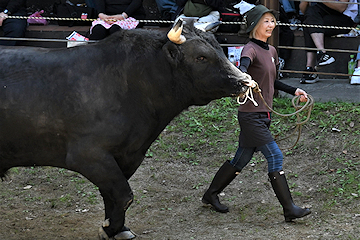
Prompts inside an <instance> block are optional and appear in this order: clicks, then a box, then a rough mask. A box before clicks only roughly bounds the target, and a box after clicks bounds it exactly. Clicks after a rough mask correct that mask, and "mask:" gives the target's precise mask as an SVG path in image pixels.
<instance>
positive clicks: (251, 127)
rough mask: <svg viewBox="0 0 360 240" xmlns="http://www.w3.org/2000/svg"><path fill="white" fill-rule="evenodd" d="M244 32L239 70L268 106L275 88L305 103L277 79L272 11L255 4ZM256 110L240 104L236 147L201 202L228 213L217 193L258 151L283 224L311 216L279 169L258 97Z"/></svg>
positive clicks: (277, 152) (279, 158)
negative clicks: (271, 40)
mask: <svg viewBox="0 0 360 240" xmlns="http://www.w3.org/2000/svg"><path fill="white" fill-rule="evenodd" d="M246 21H247V30H246V32H247V33H250V36H249V37H250V41H249V42H248V43H247V44H246V45H245V46H244V48H243V50H242V53H241V58H240V70H241V71H243V72H246V73H248V74H250V75H251V77H252V79H254V80H255V81H257V83H258V84H259V87H260V89H261V90H262V91H261V92H262V94H263V96H264V99H265V101H266V102H267V104H268V105H269V106H270V107H272V102H273V95H274V89H278V90H282V91H284V92H287V93H289V94H293V95H297V96H299V95H300V101H302V102H306V101H307V94H306V92H305V91H303V90H301V89H299V88H294V87H291V86H288V85H286V84H284V83H283V82H281V81H279V80H276V77H277V70H276V69H277V65H278V63H279V60H278V55H277V52H276V49H275V48H274V47H273V46H271V45H269V44H268V43H266V42H267V39H268V38H269V37H271V34H272V32H273V30H274V28H275V26H276V19H275V17H274V15H273V14H272V11H270V10H269V9H267V8H266V7H264V6H263V5H257V6H256V7H254V8H253V9H251V10H250V11H249V12H248V13H247V14H246ZM255 100H256V101H257V102H258V104H259V106H258V107H255V106H254V105H253V103H252V102H250V101H248V102H246V103H245V104H244V105H240V107H239V111H238V121H239V124H240V128H241V131H240V137H239V147H238V150H237V152H236V154H235V157H234V159H233V160H232V161H230V162H229V161H226V162H225V163H224V164H223V165H222V167H220V169H219V170H218V172H217V173H216V175H215V177H214V179H213V181H212V182H211V185H210V187H209V189H208V190H207V191H206V192H205V194H204V196H203V198H202V202H203V203H205V204H210V205H211V206H212V207H213V208H215V210H216V211H218V212H222V213H225V212H228V211H229V209H228V207H227V206H225V205H223V204H221V203H220V201H219V198H218V194H219V193H220V192H221V191H222V190H223V189H224V188H225V187H226V186H227V185H228V184H230V182H231V181H232V180H233V179H234V178H235V177H236V176H237V175H238V174H239V173H240V171H241V170H242V169H243V168H244V167H245V166H246V165H247V164H248V163H249V161H250V160H251V158H252V156H253V154H254V152H256V151H261V152H262V154H264V156H265V158H266V160H267V162H268V172H269V174H268V175H269V178H270V182H271V185H272V187H273V189H274V192H275V194H276V196H277V198H278V200H279V202H280V203H281V205H282V207H283V210H284V217H285V221H287V222H289V221H292V220H293V219H295V218H301V217H304V216H306V215H308V214H310V210H309V209H307V208H300V207H298V206H296V205H295V204H294V203H293V200H292V197H291V194H290V190H289V187H288V184H287V181H286V178H285V174H284V171H283V169H282V163H283V155H282V152H281V150H280V149H279V147H278V145H277V144H276V142H275V141H274V139H273V138H272V136H271V132H270V130H269V126H270V122H271V119H270V113H269V110H268V109H267V108H266V106H265V105H264V103H263V102H262V101H261V99H260V97H259V96H258V95H256V96H255Z"/></svg>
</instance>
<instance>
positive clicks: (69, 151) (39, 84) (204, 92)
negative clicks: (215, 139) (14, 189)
mask: <svg viewBox="0 0 360 240" xmlns="http://www.w3.org/2000/svg"><path fill="white" fill-rule="evenodd" d="M184 32H185V33H184V35H185V37H186V41H185V42H184V43H182V44H175V43H173V42H171V41H169V39H168V38H167V37H166V35H165V34H164V33H162V32H158V31H151V30H142V29H137V30H129V31H119V32H117V33H115V34H113V35H112V36H110V37H109V38H107V39H105V40H103V41H100V42H99V43H96V44H89V45H86V46H81V47H75V48H72V49H41V48H29V47H19V48H7V47H1V48H0V62H1V67H0V83H1V85H0V124H1V128H0V156H1V157H0V177H2V178H4V177H5V173H6V172H7V170H9V169H10V168H12V167H17V166H54V167H60V168H66V169H69V170H72V171H76V172H79V173H81V174H82V175H83V176H85V177H86V178H87V179H89V180H90V181H91V182H92V183H94V184H95V185H96V186H98V187H99V190H100V193H101V195H102V197H103V200H104V204H105V219H106V221H105V222H104V225H103V227H101V228H100V237H101V238H104V239H106V238H108V237H113V236H115V235H117V234H121V233H123V232H126V227H124V221H125V211H126V209H127V208H128V206H129V205H130V203H131V202H132V199H133V194H132V191H131V188H130V186H129V184H128V179H129V178H130V177H131V176H132V175H133V174H134V172H135V171H136V169H137V168H138V167H139V165H140V164H141V162H142V161H143V158H144V156H145V153H146V151H147V149H148V148H149V147H150V145H151V144H152V142H153V141H154V140H155V139H156V138H157V137H158V135H159V134H160V133H161V131H162V130H163V129H164V128H165V127H166V125H167V124H168V123H169V122H170V121H171V120H172V119H173V118H174V117H175V116H176V115H178V114H179V113H180V112H181V111H182V110H184V109H186V108H188V107H189V106H190V105H204V104H207V103H209V102H210V101H211V100H213V99H218V98H221V97H226V96H236V95H239V94H241V93H244V92H245V91H246V90H247V88H248V87H247V86H246V85H247V83H248V80H249V77H248V76H247V75H245V74H242V73H241V72H240V71H239V70H238V69H237V68H235V67H234V66H233V65H232V64H231V63H230V62H229V61H228V60H227V58H226V56H225V55H224V53H223V51H222V49H221V47H220V46H219V44H218V43H217V42H216V40H215V38H214V36H213V35H211V34H208V33H201V32H198V31H197V30H194V29H190V28H185V29H184ZM129 238H131V237H129Z"/></svg>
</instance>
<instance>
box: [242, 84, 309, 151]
mask: <svg viewBox="0 0 360 240" xmlns="http://www.w3.org/2000/svg"><path fill="white" fill-rule="evenodd" d="M253 91H254V92H255V93H258V94H259V96H260V98H261V100H262V101H263V102H264V104H265V106H266V108H267V109H268V110H269V111H270V112H273V113H274V114H276V115H278V116H281V117H291V116H294V115H296V118H297V121H296V127H295V129H294V131H293V133H292V134H290V135H288V136H287V137H284V138H281V139H277V137H275V141H276V142H280V141H283V140H285V139H287V138H290V137H291V136H293V135H295V133H296V132H298V136H297V139H296V141H295V143H294V144H293V145H292V146H291V147H288V148H286V149H292V148H294V147H295V145H296V144H297V143H298V142H299V139H300V135H301V128H302V125H304V124H305V123H307V122H308V121H309V119H310V115H311V111H312V109H313V108H314V104H315V100H314V98H313V97H312V96H311V95H309V94H308V95H307V97H308V98H307V101H306V102H305V104H304V105H301V104H300V96H295V97H293V99H292V100H291V103H292V105H293V107H294V108H295V112H293V113H289V114H282V113H279V112H276V111H275V110H274V109H272V108H271V107H270V106H269V105H268V104H267V103H266V101H265V99H264V97H263V95H262V94H261V89H260V88H259V85H258V84H257V83H256V82H255V87H253V88H251V87H249V88H248V90H247V91H246V92H245V97H244V100H243V101H240V96H238V97H237V102H238V103H239V104H245V102H246V101H247V100H250V101H251V102H252V103H253V104H254V105H255V106H258V105H259V104H258V103H257V102H256V101H255V99H254V96H253ZM303 111H307V115H306V119H305V120H304V121H301V116H300V113H301V112H303ZM282 150H284V149H282Z"/></svg>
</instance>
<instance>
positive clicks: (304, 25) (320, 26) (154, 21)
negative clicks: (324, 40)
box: [0, 15, 360, 30]
mask: <svg viewBox="0 0 360 240" xmlns="http://www.w3.org/2000/svg"><path fill="white" fill-rule="evenodd" d="M0 17H1V18H12V19H45V20H53V21H86V22H92V21H95V20H97V19H91V18H86V19H82V18H63V17H30V16H14V15H10V16H7V17H5V16H0ZM114 21H117V20H114ZM123 21H124V20H123ZM125 21H126V20H125ZM129 21H130V20H129ZM136 21H138V22H143V23H174V21H169V20H157V19H156V20H151V19H139V20H136ZM199 23H206V22H199ZM221 24H229V25H245V24H246V22H221ZM277 25H278V26H290V27H292V26H296V27H309V28H331V29H342V30H353V29H355V30H360V28H357V27H339V26H324V25H311V24H310V25H309V24H301V23H282V22H280V21H278V22H277Z"/></svg>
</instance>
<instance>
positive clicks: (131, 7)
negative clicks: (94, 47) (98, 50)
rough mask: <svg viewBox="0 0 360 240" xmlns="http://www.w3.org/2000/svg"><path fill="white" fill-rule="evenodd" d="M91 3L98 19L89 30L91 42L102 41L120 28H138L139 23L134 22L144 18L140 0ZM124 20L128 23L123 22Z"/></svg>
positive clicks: (102, 0) (101, 0)
mask: <svg viewBox="0 0 360 240" xmlns="http://www.w3.org/2000/svg"><path fill="white" fill-rule="evenodd" d="M93 2H94V5H95V6H96V10H97V12H98V17H99V19H98V20H95V21H94V22H93V23H92V27H91V28H90V37H89V38H90V39H91V40H100V39H103V38H105V37H107V36H109V35H110V34H112V33H114V32H116V31H118V30H120V28H125V29H132V28H135V27H139V25H140V24H139V22H137V21H135V20H139V19H145V17H146V14H145V10H144V8H143V5H142V0H94V1H93ZM126 19H128V21H123V20H126ZM138 24H139V25H138ZM141 25H142V24H141Z"/></svg>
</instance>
